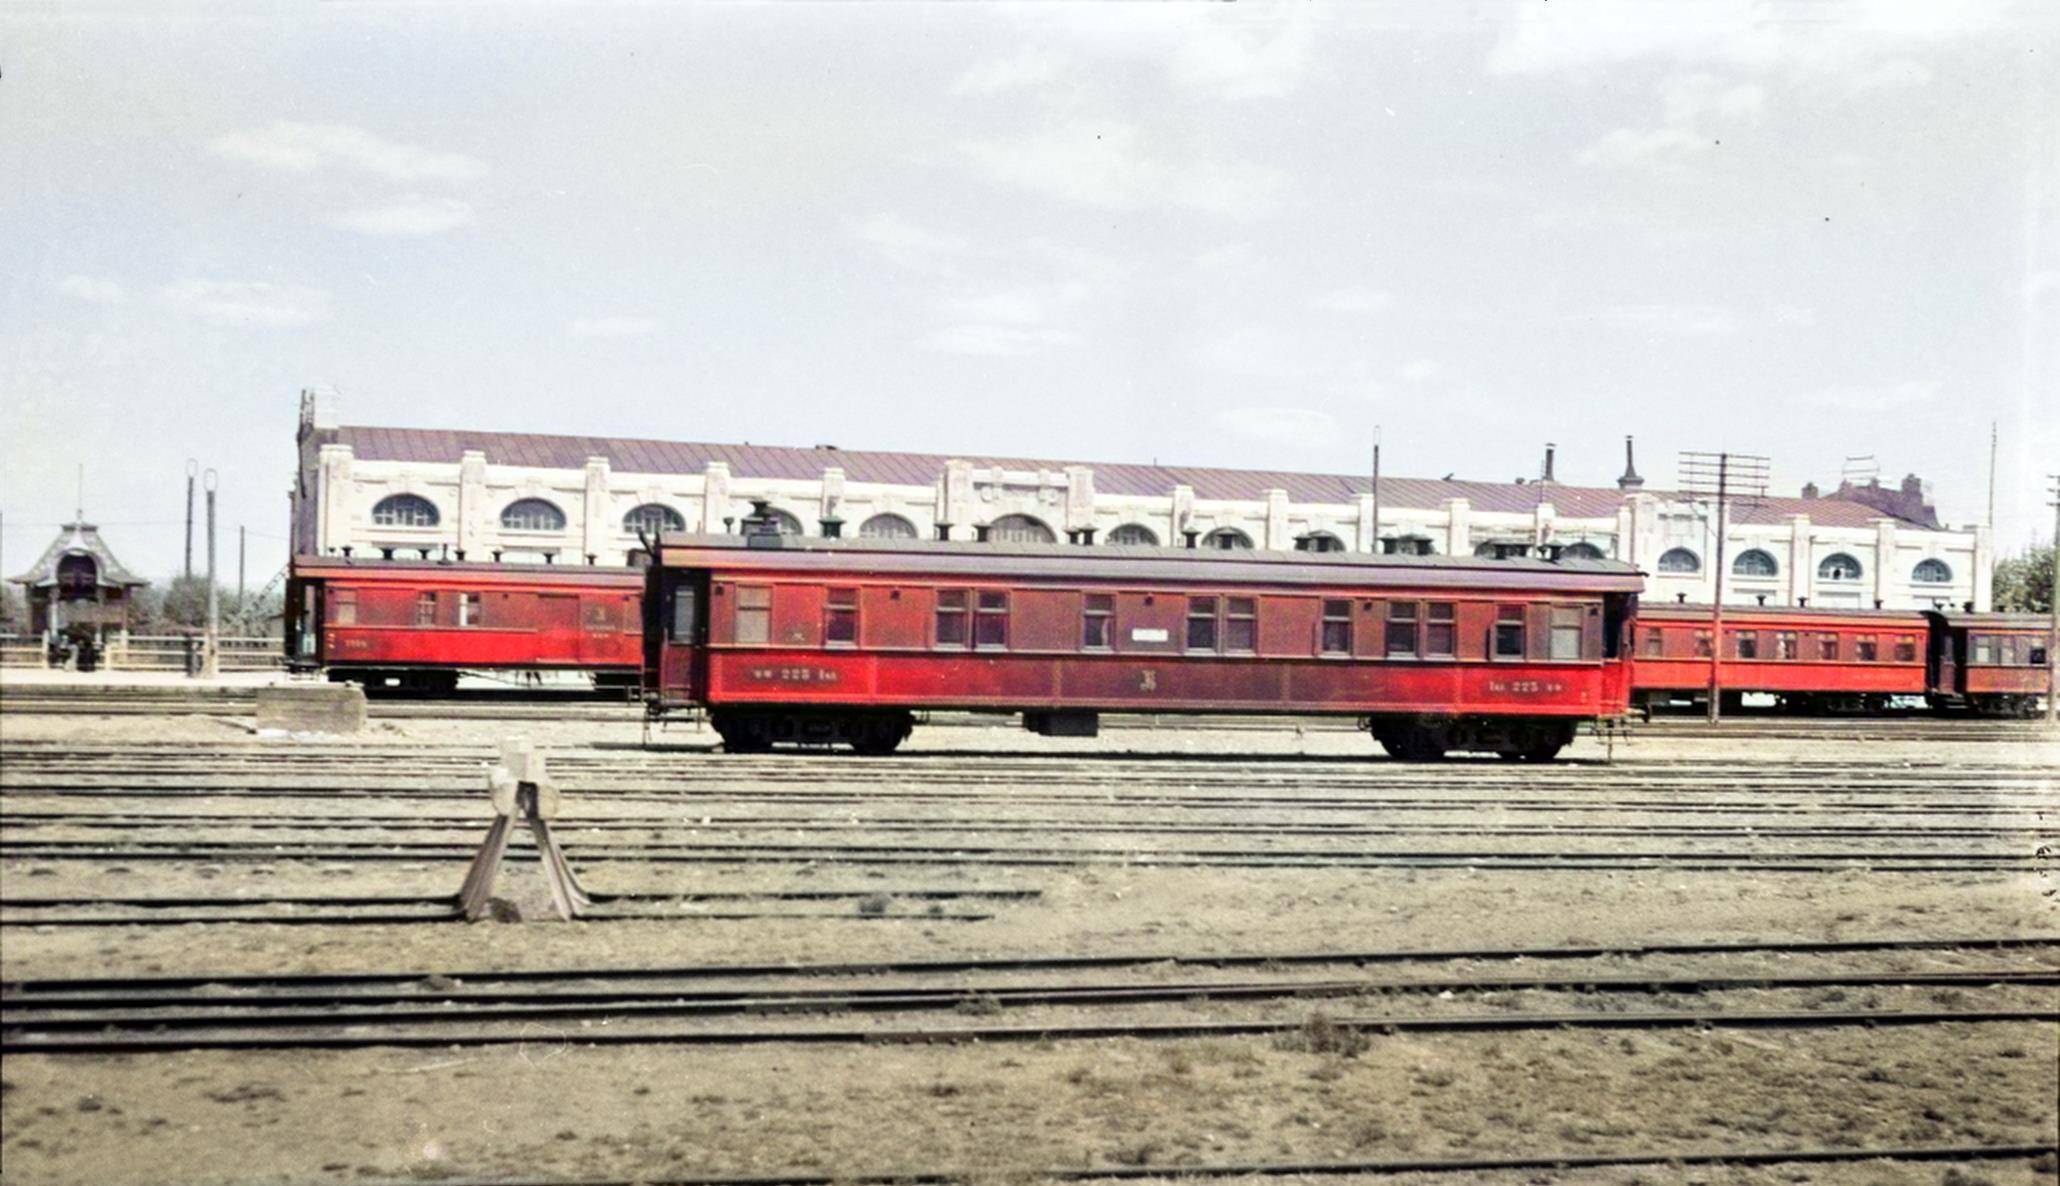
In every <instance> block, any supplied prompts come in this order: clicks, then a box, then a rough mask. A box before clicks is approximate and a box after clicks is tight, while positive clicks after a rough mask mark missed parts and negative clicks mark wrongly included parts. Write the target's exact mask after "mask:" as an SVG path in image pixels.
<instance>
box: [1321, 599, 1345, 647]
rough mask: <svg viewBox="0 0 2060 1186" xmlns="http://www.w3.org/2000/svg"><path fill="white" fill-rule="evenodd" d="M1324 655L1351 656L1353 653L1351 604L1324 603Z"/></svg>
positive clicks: (1339, 602)
mask: <svg viewBox="0 0 2060 1186" xmlns="http://www.w3.org/2000/svg"><path fill="white" fill-rule="evenodd" d="M1323 653H1324V654H1326V655H1349V654H1351V653H1352V603H1351V602H1349V601H1326V602H1324V603H1323Z"/></svg>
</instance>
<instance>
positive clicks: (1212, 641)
mask: <svg viewBox="0 0 2060 1186" xmlns="http://www.w3.org/2000/svg"><path fill="white" fill-rule="evenodd" d="M1187 649H1188V650H1190V651H1213V650H1215V649H1216V599H1215V598H1214V597H1190V598H1188V599H1187Z"/></svg>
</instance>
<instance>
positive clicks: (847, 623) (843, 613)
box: [823, 589, 858, 646]
mask: <svg viewBox="0 0 2060 1186" xmlns="http://www.w3.org/2000/svg"><path fill="white" fill-rule="evenodd" d="M826 604H827V608H826V609H825V610H824V611H823V641H824V642H825V643H828V644H830V645H832V646H856V645H858V590H856V589H831V590H830V592H829V596H828V598H827V603H826Z"/></svg>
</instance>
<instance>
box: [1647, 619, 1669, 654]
mask: <svg viewBox="0 0 2060 1186" xmlns="http://www.w3.org/2000/svg"><path fill="white" fill-rule="evenodd" d="M1666 653H1667V641H1666V636H1665V635H1663V634H1661V633H1660V630H1659V627H1657V626H1649V627H1647V628H1646V630H1645V657H1646V658H1648V659H1657V658H1659V657H1660V656H1662V655H1664V654H1666Z"/></svg>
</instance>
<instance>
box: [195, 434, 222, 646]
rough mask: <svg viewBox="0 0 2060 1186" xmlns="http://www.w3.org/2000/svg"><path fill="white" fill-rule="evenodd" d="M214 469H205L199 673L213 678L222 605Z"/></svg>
mask: <svg viewBox="0 0 2060 1186" xmlns="http://www.w3.org/2000/svg"><path fill="white" fill-rule="evenodd" d="M215 482H216V480H215V471H214V470H212V469H210V470H208V471H207V477H206V485H207V634H206V635H205V636H203V638H202V641H201V652H200V674H201V675H202V676H203V677H205V678H207V679H213V678H215V676H217V675H219V674H221V670H222V657H221V655H220V654H219V653H217V650H216V648H217V646H218V645H219V643H220V638H221V628H222V606H221V601H220V598H219V597H218V596H217V590H216V586H215Z"/></svg>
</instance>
